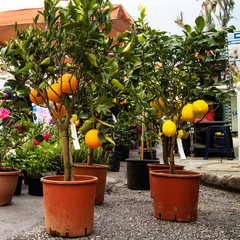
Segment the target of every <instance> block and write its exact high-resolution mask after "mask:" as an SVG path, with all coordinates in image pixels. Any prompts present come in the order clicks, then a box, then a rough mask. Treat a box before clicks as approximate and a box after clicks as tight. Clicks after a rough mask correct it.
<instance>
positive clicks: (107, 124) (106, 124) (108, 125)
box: [97, 118, 114, 128]
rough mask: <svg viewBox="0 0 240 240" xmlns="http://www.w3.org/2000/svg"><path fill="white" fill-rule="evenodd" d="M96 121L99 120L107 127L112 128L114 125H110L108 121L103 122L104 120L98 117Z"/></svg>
mask: <svg viewBox="0 0 240 240" xmlns="http://www.w3.org/2000/svg"><path fill="white" fill-rule="evenodd" d="M97 121H98V122H100V123H101V124H102V125H105V126H107V127H111V128H114V125H111V124H109V123H107V122H104V121H102V120H100V119H98V118H97Z"/></svg>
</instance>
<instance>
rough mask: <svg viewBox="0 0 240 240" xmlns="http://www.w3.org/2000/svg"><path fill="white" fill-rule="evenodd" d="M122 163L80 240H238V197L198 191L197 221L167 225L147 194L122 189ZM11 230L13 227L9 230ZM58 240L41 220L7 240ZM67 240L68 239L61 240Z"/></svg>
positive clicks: (111, 175)
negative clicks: (90, 226) (88, 231)
mask: <svg viewBox="0 0 240 240" xmlns="http://www.w3.org/2000/svg"><path fill="white" fill-rule="evenodd" d="M125 173H126V170H125V163H124V162H122V163H121V171H120V172H108V183H107V191H106V194H105V200H104V204H103V205H101V206H96V208H95V216H94V232H93V233H92V234H91V235H89V236H88V237H82V238H75V239H84V240H103V239H104V240H108V239H109V240H110V239H111V240H115V239H116V240H118V239H131V240H132V239H139V240H140V239H167V240H176V239H181V240H183V239H194V240H195V239H211V240H213V239H214V240H215V239H218V240H230V239H232V240H238V239H239V240H240V194H239V193H234V192H227V191H224V190H219V189H214V188H211V187H207V186H202V185H201V187H200V194H199V207H198V219H197V220H196V221H194V222H190V223H183V222H169V221H163V220H159V219H156V218H155V217H154V209H153V200H152V199H151V197H150V193H149V191H136V190H135V191H134V190H129V189H127V187H126V177H125ZM13 227H14V226H13ZM26 239H27V240H29V239H31V240H34V239H38V240H44V239H54V240H58V239H62V238H58V237H51V236H49V235H48V234H47V233H46V232H45V229H44V220H43V219H42V220H40V224H39V225H38V226H36V227H35V228H32V229H30V230H29V231H28V232H26V233H25V234H24V235H23V236H16V237H14V238H11V240H26ZM65 239H68V238H65Z"/></svg>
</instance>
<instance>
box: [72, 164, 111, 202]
mask: <svg viewBox="0 0 240 240" xmlns="http://www.w3.org/2000/svg"><path fill="white" fill-rule="evenodd" d="M107 171H108V165H100V164H93V165H87V164H85V163H75V164H74V167H73V173H74V175H89V176H94V177H97V178H98V181H97V186H96V200H95V203H96V204H98V205H101V204H103V201H104V193H105V186H106V181H107Z"/></svg>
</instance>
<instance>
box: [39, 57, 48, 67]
mask: <svg viewBox="0 0 240 240" xmlns="http://www.w3.org/2000/svg"><path fill="white" fill-rule="evenodd" d="M50 63H51V58H50V57H47V58H45V59H44V60H43V61H42V62H41V63H40V65H41V66H47V65H50Z"/></svg>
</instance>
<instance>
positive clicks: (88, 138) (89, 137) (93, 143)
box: [85, 129, 102, 149]
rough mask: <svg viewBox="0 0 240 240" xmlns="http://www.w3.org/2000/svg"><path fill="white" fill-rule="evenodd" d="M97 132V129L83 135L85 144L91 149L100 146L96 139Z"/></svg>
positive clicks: (100, 143)
mask: <svg viewBox="0 0 240 240" xmlns="http://www.w3.org/2000/svg"><path fill="white" fill-rule="evenodd" d="M98 132H99V131H98V130H97V129H91V130H89V131H88V132H87V133H86V135H85V143H86V145H87V146H88V147H89V148H91V149H96V148H99V147H100V146H101V145H102V142H100V141H99V139H98Z"/></svg>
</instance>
